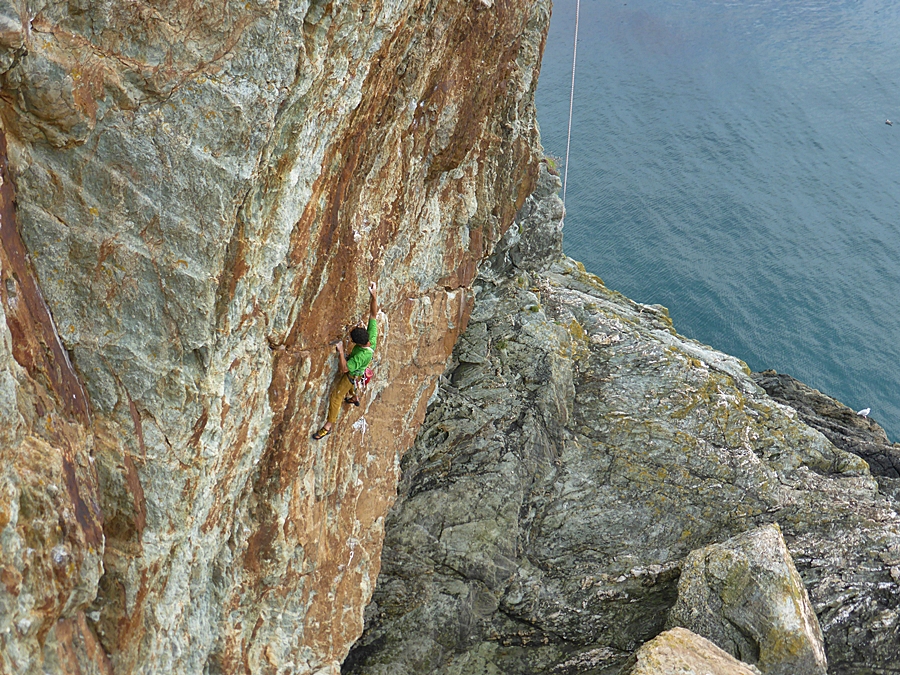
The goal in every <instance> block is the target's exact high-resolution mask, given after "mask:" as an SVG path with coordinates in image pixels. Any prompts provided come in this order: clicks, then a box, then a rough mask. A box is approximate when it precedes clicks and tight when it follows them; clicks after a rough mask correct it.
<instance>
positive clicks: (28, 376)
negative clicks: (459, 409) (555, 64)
mask: <svg viewBox="0 0 900 675" xmlns="http://www.w3.org/2000/svg"><path fill="white" fill-rule="evenodd" d="M549 11H550V9H549V2H547V1H545V0H510V1H509V2H504V3H497V4H491V3H483V2H443V3H432V2H426V1H424V0H422V1H419V0H387V1H386V2H376V3H362V2H345V3H326V2H318V1H310V0H281V1H279V2H270V1H267V0H259V1H252V2H249V3H247V2H244V1H243V0H242V1H240V2H238V1H236V0H223V2H218V3H209V2H201V1H199V0H178V1H177V2H175V1H174V0H161V1H160V2H153V3H145V2H132V1H131V0H110V1H108V2H102V3H92V2H84V1H82V0H72V1H71V2H49V1H48V0H37V1H36V2H29V3H11V2H0V126H2V133H3V135H4V136H5V139H6V148H5V149H4V150H6V149H8V152H4V153H3V156H4V161H6V156H7V155H8V170H6V169H5V168H4V170H3V174H2V178H3V190H4V193H3V204H2V207H3V210H2V222H0V233H2V234H3V237H2V239H3V257H2V260H0V262H2V281H3V283H2V285H0V296H2V297H0V299H2V303H0V319H2V320H0V453H2V454H0V460H2V464H0V541H2V544H3V546H2V551H0V581H2V584H0V671H4V672H15V673H37V672H65V671H66V670H67V669H69V670H73V672H74V671H75V669H78V670H80V672H82V673H86V672H103V671H104V670H106V669H112V671H114V672H115V673H139V672H140V673H163V672H172V673H209V674H213V673H232V672H241V673H244V672H249V673H269V672H271V673H275V672H277V673H279V674H282V673H308V672H319V673H327V672H334V671H335V670H336V669H337V667H338V664H339V663H340V661H341V660H342V659H343V657H344V655H345V653H346V651H347V649H348V648H349V646H350V644H351V643H352V641H353V640H354V639H355V638H356V637H357V635H358V634H359V632H360V630H361V628H362V610H363V607H364V605H365V603H366V602H367V600H368V598H369V596H370V593H371V590H372V587H373V585H374V582H375V578H376V576H377V574H378V569H379V556H380V549H381V541H382V525H383V517H384V515H385V513H386V510H387V507H388V506H389V504H390V503H391V502H392V500H393V499H394V495H395V490H396V482H397V479H398V470H397V467H398V459H399V456H400V455H401V454H402V453H403V452H404V451H405V450H406V449H407V448H408V447H409V445H410V444H411V443H412V440H413V438H414V435H415V432H416V430H417V428H418V426H419V423H420V421H421V420H422V418H423V416H424V413H425V408H426V402H427V400H428V398H429V396H430V395H431V393H432V392H433V390H434V387H435V382H436V380H437V378H438V376H439V375H440V373H441V372H443V370H444V367H445V365H446V361H447V358H448V355H449V354H450V351H451V349H452V346H453V344H454V343H455V341H456V338H457V336H458V334H459V331H460V330H461V329H462V328H463V326H464V325H465V324H466V321H467V317H468V314H469V311H470V308H471V293H470V292H469V290H468V287H469V285H470V283H471V281H472V279H473V278H474V275H475V269H476V264H477V263H478V262H479V261H480V260H481V259H482V258H483V257H484V256H485V255H486V254H487V253H488V252H489V251H490V250H491V248H492V246H493V244H494V243H495V242H496V240H497V239H498V238H499V236H500V235H501V234H502V232H503V231H504V230H505V228H506V227H508V226H509V224H510V223H511V222H512V220H513V217H514V215H515V213H516V211H517V210H518V209H519V208H520V207H521V206H522V204H523V202H524V200H525V197H526V196H527V195H528V194H529V193H530V191H531V188H532V185H533V184H534V180H535V172H536V169H535V167H536V165H537V159H536V154H535V153H536V152H538V150H539V149H538V143H537V131H536V126H535V121H534V109H533V89H534V86H535V85H536V78H537V73H538V67H539V61H540V52H541V48H542V45H543V40H544V35H545V31H546V27H547V23H548V20H549ZM13 188H15V193H13V192H12V190H13ZM14 203H15V206H16V208H15V210H13V204H14ZM14 218H17V222H14ZM13 235H15V236H13ZM370 279H373V280H376V281H378V282H379V285H380V300H381V302H382V308H383V312H382V314H381V315H380V317H379V320H380V324H381V334H382V339H381V341H380V343H379V350H378V374H377V380H376V385H375V387H374V389H373V390H372V391H370V395H369V398H368V399H367V400H366V401H365V403H364V406H363V407H362V408H361V409H359V410H357V409H353V410H352V411H350V413H346V412H345V415H344V419H343V420H342V421H341V423H340V426H339V428H338V430H337V432H336V433H335V434H333V435H332V436H331V437H329V439H327V440H326V441H323V442H313V441H311V440H310V434H311V432H312V431H314V430H315V428H316V426H317V425H318V424H320V423H321V422H322V417H323V414H324V401H323V399H324V397H325V396H326V394H327V392H328V388H329V386H330V385H331V383H332V381H333V379H334V376H335V373H336V360H335V358H334V353H333V350H332V348H331V347H330V346H329V342H330V341H331V340H332V339H334V338H338V337H339V336H341V335H342V334H343V333H344V332H345V329H346V328H347V326H349V325H351V324H353V323H355V322H356V321H357V320H358V319H359V318H360V317H361V316H362V315H363V313H364V312H365V308H366V292H365V289H366V284H367V282H368V280H370ZM57 334H58V336H59V337H57ZM76 652H77V654H76V656H72V655H73V654H75V653H76ZM104 652H106V653H108V655H109V659H108V661H107V657H106V656H105V654H104ZM76 657H77V658H76Z"/></svg>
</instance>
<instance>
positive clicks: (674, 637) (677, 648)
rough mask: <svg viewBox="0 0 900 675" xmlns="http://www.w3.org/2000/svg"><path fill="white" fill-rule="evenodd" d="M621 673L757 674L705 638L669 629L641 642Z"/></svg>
mask: <svg viewBox="0 0 900 675" xmlns="http://www.w3.org/2000/svg"><path fill="white" fill-rule="evenodd" d="M633 661H634V663H633V664H629V666H628V667H626V669H625V670H623V671H622V675H759V671H758V670H757V669H756V668H754V667H752V666H748V665H747V664H746V663H741V662H740V661H738V660H737V659H735V658H734V657H733V656H731V655H730V654H729V653H728V652H725V651H723V650H721V649H719V648H718V647H717V646H716V645H714V644H713V643H712V642H710V641H709V640H707V639H705V638H703V637H701V636H699V635H697V634H696V633H692V632H691V631H689V630H687V629H685V628H672V629H670V630H667V631H666V632H665V633H660V634H659V635H657V636H656V637H655V638H653V639H652V640H650V641H649V642H645V643H644V644H643V645H641V648H640V649H638V650H637V651H636V652H635V653H634V658H633Z"/></svg>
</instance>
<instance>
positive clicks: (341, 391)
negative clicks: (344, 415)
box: [328, 373, 353, 424]
mask: <svg viewBox="0 0 900 675" xmlns="http://www.w3.org/2000/svg"><path fill="white" fill-rule="evenodd" d="M351 391H353V383H352V382H351V381H350V377H349V376H348V375H347V373H343V374H342V375H341V376H340V377H339V378H338V381H337V382H335V385H334V389H332V390H331V398H330V399H329V400H328V422H329V423H331V424H334V423H335V422H337V418H338V413H340V412H341V404H343V402H344V397H345V396H346V395H347V394H349V393H350V392H351Z"/></svg>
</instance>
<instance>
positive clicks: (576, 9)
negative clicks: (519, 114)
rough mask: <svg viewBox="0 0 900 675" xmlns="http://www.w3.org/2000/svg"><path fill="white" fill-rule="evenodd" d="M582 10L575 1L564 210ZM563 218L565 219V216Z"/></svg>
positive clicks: (563, 198)
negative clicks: (579, 25) (579, 16)
mask: <svg viewBox="0 0 900 675" xmlns="http://www.w3.org/2000/svg"><path fill="white" fill-rule="evenodd" d="M580 10H581V0H575V42H574V44H573V45H572V90H571V92H570V93H569V130H568V132H567V133H566V168H565V171H564V172H563V194H562V200H563V209H565V206H566V185H567V184H568V182H569V145H570V144H571V142H572V105H573V104H574V103H575V59H576V55H577V53H578V15H579V12H580ZM563 213H565V211H563ZM563 217H564V218H565V216H563Z"/></svg>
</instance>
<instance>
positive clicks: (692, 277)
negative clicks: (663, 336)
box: [537, 0, 900, 440]
mask: <svg viewBox="0 0 900 675" xmlns="http://www.w3.org/2000/svg"><path fill="white" fill-rule="evenodd" d="M574 18H575V0H557V1H556V2H555V5H554V8H553V19H552V22H551V26H550V34H549V37H548V40H547V46H546V50H545V53H544V62H543V68H542V72H541V78H540V85H539V87H538V92H537V109H538V119H539V121H540V124H541V130H542V136H543V142H544V147H545V150H546V151H547V152H548V153H549V154H551V155H555V156H557V157H559V158H562V157H563V155H564V154H565V149H566V124H567V118H568V110H569V86H570V79H571V69H572V35H573V28H574ZM894 118H896V123H895V124H894V125H893V126H890V125H887V124H886V123H885V122H886V120H887V119H894ZM560 164H561V162H560ZM566 211H567V216H566V220H565V230H564V236H565V249H566V253H567V254H568V255H570V256H572V257H574V258H576V259H578V260H581V261H582V262H583V263H584V264H585V266H586V267H587V268H588V270H589V271H591V272H593V273H595V274H597V275H598V276H600V277H601V278H602V279H603V280H604V282H605V283H606V284H607V286H609V287H611V288H614V289H616V290H619V291H621V292H623V293H625V294H626V295H627V296H629V297H631V298H633V299H635V300H638V301H639V302H644V303H658V304H662V305H665V306H666V307H668V308H669V311H670V313H671V315H672V318H673V320H674V322H675V327H676V329H677V330H678V331H679V332H680V333H682V334H685V335H687V336H690V337H692V338H695V339H697V340H700V341H701V342H704V343H706V344H709V345H712V346H714V347H716V348H717V349H720V350H722V351H725V352H728V353H730V354H733V355H735V356H737V357H739V358H741V359H743V360H744V361H746V362H747V364H748V365H749V366H750V368H752V369H754V370H762V369H766V368H774V369H776V370H778V371H779V372H784V373H788V374H790V375H793V376H794V377H796V378H798V379H800V380H802V381H804V382H806V383H807V384H809V385H811V386H813V387H815V388H817V389H820V390H821V391H823V392H825V393H827V394H829V395H831V396H834V397H836V398H837V399H839V400H841V401H842V402H844V403H846V404H847V405H849V406H851V407H853V408H854V409H856V410H858V409H861V408H867V407H870V408H871V409H872V413H871V415H872V417H873V418H874V419H875V420H876V421H878V422H879V423H881V424H882V425H883V426H884V427H885V428H886V430H887V432H888V435H889V436H890V437H891V439H892V440H900V3H898V2H896V0H860V1H858V2H851V1H849V0H843V1H842V0H758V1H746V0H741V1H739V2H738V1H726V0H693V1H691V0H688V1H677V2H676V1H674V0H668V1H666V0H628V1H627V2H625V1H623V0H618V1H613V0H582V2H581V13H580V26H579V41H578V62H577V71H576V81H575V103H574V121H573V130H572V141H571V154H570V159H569V175H568V189H567V196H566Z"/></svg>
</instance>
